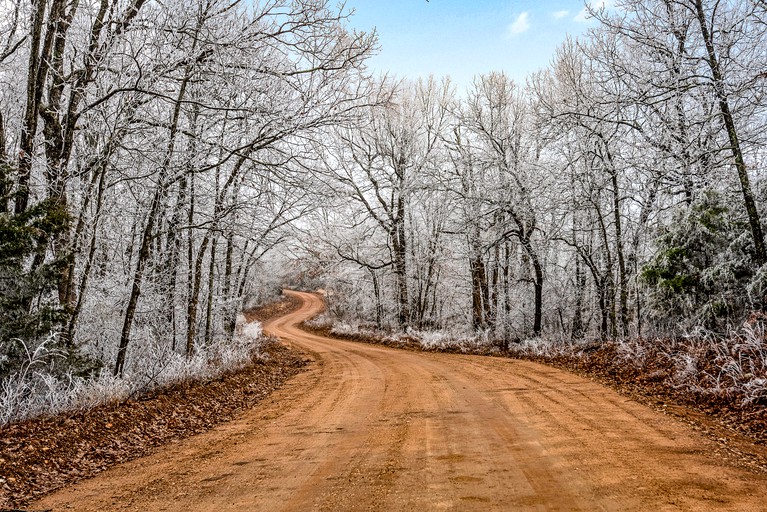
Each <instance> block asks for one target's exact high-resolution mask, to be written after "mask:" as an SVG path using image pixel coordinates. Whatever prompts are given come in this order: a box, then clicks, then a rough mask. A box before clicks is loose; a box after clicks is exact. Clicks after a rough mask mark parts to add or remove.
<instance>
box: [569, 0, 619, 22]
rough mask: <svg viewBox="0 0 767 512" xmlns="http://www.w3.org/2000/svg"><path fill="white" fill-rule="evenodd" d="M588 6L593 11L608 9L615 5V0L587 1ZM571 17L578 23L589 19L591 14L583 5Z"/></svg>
mask: <svg viewBox="0 0 767 512" xmlns="http://www.w3.org/2000/svg"><path fill="white" fill-rule="evenodd" d="M589 6H590V7H591V9H592V10H593V11H598V10H600V9H610V8H611V7H614V6H615V0H593V1H591V2H589ZM573 19H574V20H575V21H577V22H579V23H585V22H587V21H589V20H590V19H591V14H590V13H589V10H588V9H587V8H586V7H584V8H583V9H581V11H580V12H579V13H578V14H576V15H575V18H573Z"/></svg>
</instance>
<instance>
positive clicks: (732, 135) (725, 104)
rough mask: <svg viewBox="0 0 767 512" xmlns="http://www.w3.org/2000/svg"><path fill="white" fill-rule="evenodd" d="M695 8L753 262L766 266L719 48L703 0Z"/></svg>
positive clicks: (764, 251)
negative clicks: (715, 42)
mask: <svg viewBox="0 0 767 512" xmlns="http://www.w3.org/2000/svg"><path fill="white" fill-rule="evenodd" d="M695 9H696V12H697V16H698V24H699V25H700V32H701V35H702V37H703V42H704V43H705V45H706V52H707V53H708V65H709V68H710V69H711V76H712V81H713V84H714V92H715V94H716V98H717V100H718V102H719V111H720V113H721V114H722V122H723V123H724V127H725V129H726V130H727V137H728V139H729V141H730V151H731V153H732V158H733V160H734V162H735V169H736V171H737V173H738V179H739V180H740V190H741V193H742V194H743V203H744V204H745V207H746V213H747V215H748V223H749V226H750V227H751V236H752V238H753V239H754V261H755V262H756V264H757V265H759V266H762V265H764V264H765V263H767V249H766V248H765V245H764V234H763V232H762V223H761V220H760V217H759V211H758V210H757V208H756V201H755V200H754V193H753V191H752V190H751V183H750V179H749V177H748V169H747V168H746V162H745V160H744V158H743V151H742V150H741V147H740V139H739V137H738V132H737V129H736V127H735V120H734V119H733V116H732V112H731V110H730V104H729V101H728V99H727V91H726V89H725V79H724V76H723V74H722V69H721V67H720V65H719V59H718V57H717V54H716V49H715V48H714V41H713V35H712V34H711V32H710V31H709V29H708V20H707V18H706V14H705V12H704V11H703V2H702V0H695Z"/></svg>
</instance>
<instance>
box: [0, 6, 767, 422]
mask: <svg viewBox="0 0 767 512" xmlns="http://www.w3.org/2000/svg"><path fill="white" fill-rule="evenodd" d="M616 4H617V8H616V9H611V10H609V11H608V10H605V9H593V8H592V9H591V16H592V17H593V18H594V19H595V20H596V23H595V24H594V28H593V29H591V30H590V31H589V32H588V34H587V35H586V36H584V37H581V38H578V39H568V40H566V41H565V42H564V43H563V44H562V45H561V46H560V47H559V48H558V50H557V51H556V54H555V55H554V57H553V58H552V60H551V62H549V63H541V66H542V69H541V70H540V71H538V72H536V73H533V74H531V75H530V76H528V77H527V79H526V81H525V82H524V83H518V82H515V81H514V80H512V79H510V78H509V76H508V75H507V74H505V73H503V72H500V71H499V72H493V73H488V74H483V75H479V76H476V77H475V79H474V82H473V85H472V86H471V87H470V88H469V89H468V90H466V91H461V90H458V89H457V87H455V86H454V85H453V84H452V83H451V81H450V78H449V77H429V78H428V79H422V80H419V81H415V82H413V81H409V80H404V79H399V78H398V77H396V76H388V75H385V76H377V75H375V74H373V73H372V72H370V71H369V70H368V68H367V67H366V61H367V59H368V58H369V57H370V56H371V55H373V54H375V52H376V51H378V42H377V38H376V34H375V33H360V32H355V31H353V30H351V29H350V28H349V27H348V19H349V16H353V13H352V12H351V11H349V10H347V9H346V8H345V6H344V5H343V4H340V5H337V4H336V3H335V2H332V1H329V0H258V1H254V2H240V1H239V0H169V1H167V2H163V3H160V2H153V1H147V0H90V1H84V0H70V1H66V0H32V1H31V2H26V1H21V0H4V1H3V2H2V4H0V6H1V7H0V10H1V12H2V16H0V344H1V345H0V382H1V384H2V385H1V387H0V424H5V423H8V422H12V421H17V420H19V419H23V418H27V417H31V416H35V415H39V414H42V413H49V412H56V411H60V410H65V409H68V408H72V407H83V406H87V405H88V404H96V403H101V402H103V401H106V400H110V399H113V398H115V397H120V396H129V395H132V394H134V393H137V392H141V390H144V389H150V388H153V387H156V386H162V385H164V384H167V383H170V382H174V381H176V380H179V379H186V378H196V377H200V376H207V375H211V374H214V373H216V372H220V371H223V370H225V369H228V368H232V367H237V366H238V365H242V364H244V362H245V361H247V360H249V359H250V358H251V357H252V356H253V354H254V353H256V352H257V351H258V346H259V340H260V339H261V333H260V329H259V327H258V326H257V325H255V324H246V323H244V321H243V319H242V317H241V315H240V312H241V311H242V310H243V308H247V307H249V306H252V305H255V304H259V303H262V302H263V301H266V300H269V299H270V298H272V297H274V296H276V295H279V290H280V289H281V288H282V287H283V286H293V287H301V288H306V289H317V288H320V289H322V290H323V291H324V293H325V298H326V302H327V307H328V310H327V312H326V313H325V316H324V318H322V319H320V322H325V323H327V324H329V325H333V326H334V327H333V329H335V330H337V331H339V332H360V331H364V332H371V333H379V334H381V333H384V334H386V335H390V334H397V333H399V334H408V335H410V336H414V337H416V338H419V339H420V340H421V342H422V343H423V344H450V343H452V342H455V341H456V340H467V339H470V340H472V343H475V344H483V343H484V344H490V345H493V346H504V347H507V348H508V347H515V346H516V347H527V348H528V349H530V350H538V351H541V350H544V351H545V350H565V349H569V350H572V347H578V346H581V345H584V344H593V343H606V342H608V341H609V342H617V343H621V344H623V345H621V346H623V347H628V348H626V349H625V350H624V351H623V352H621V353H622V354H623V357H627V358H631V357H633V358H639V357H641V355H642V353H644V352H643V351H646V349H647V347H653V346H655V347H658V346H663V347H668V346H669V344H672V345H673V351H674V354H675V357H676V358H675V359H674V358H672V359H671V363H670V364H672V365H673V364H677V365H679V371H678V372H677V373H678V374H679V375H682V374H685V372H687V373H701V372H702V367H703V363H704V360H703V359H704V355H706V354H707V355H706V357H708V358H709V359H711V360H713V361H714V362H715V363H716V364H717V365H718V370H717V372H714V373H711V372H709V373H707V375H708V377H711V379H714V380H716V385H717V386H720V388H722V389H725V390H726V389H729V387H732V386H734V385H738V386H741V387H743V388H744V389H747V390H748V392H747V393H745V394H744V400H748V401H752V402H753V401H758V400H765V399H767V391H765V389H766V386H767V348H765V344H764V321H765V313H764V311H765V308H766V307H767V246H765V235H764V228H763V226H762V217H763V215H764V212H765V205H767V181H766V180H765V175H764V172H763V170H764V167H765V164H766V163H767V162H766V161H765V159H766V158H767V131H766V130H765V123H766V122H767V96H766V94H767V72H765V70H767V5H766V4H765V3H764V2H761V1H759V0H649V1H644V0H643V1H639V0H619V1H617V2H616ZM669 350H671V349H669ZM627 354H628V355H627ZM629 362H630V361H629ZM626 364H629V363H626ZM706 364H708V362H706ZM699 367H700V368H699ZM706 369H707V370H709V369H710V368H708V366H707V367H706ZM685 375H686V374H685ZM680 378H681V377H680ZM728 386H729V387H728Z"/></svg>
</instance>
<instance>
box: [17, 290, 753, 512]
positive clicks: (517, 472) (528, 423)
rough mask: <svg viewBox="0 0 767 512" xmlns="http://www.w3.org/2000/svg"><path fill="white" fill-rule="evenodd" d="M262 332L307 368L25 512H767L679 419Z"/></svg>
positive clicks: (598, 396)
mask: <svg viewBox="0 0 767 512" xmlns="http://www.w3.org/2000/svg"><path fill="white" fill-rule="evenodd" d="M296 294H297V295H298V296H299V297H300V298H301V299H302V300H303V301H304V303H303V305H302V307H301V308H300V309H299V310H298V311H296V312H294V313H291V314H288V315H287V316H284V317H281V318H278V319H275V320H273V321H271V322H269V323H267V325H266V330H267V331H269V332H271V333H273V334H275V335H278V336H280V337H282V339H283V340H284V341H285V342H286V343H288V344H289V345H291V346H294V347H296V348H298V349H301V350H303V351H305V352H306V353H307V354H308V356H307V357H309V358H311V359H312V360H313V361H314V362H313V364H312V365H311V368H310V370H309V371H306V372H304V373H301V374H300V375H298V376H297V377H295V378H294V379H292V380H291V381H290V382H289V383H288V384H286V385H285V386H284V387H283V388H282V389H281V390H279V391H278V392H276V393H274V394H273V395H271V397H270V398H269V399H267V400H265V401H264V402H262V403H261V404H260V406H258V407H257V408H256V409H254V410H252V411H250V412H248V413H246V414H244V415H243V416H241V417H240V418H238V419H236V420H234V421H231V422H229V423H226V424H224V425H222V426H220V427H218V428H216V429H214V430H212V431H210V432H208V433H206V434H201V435H199V436H196V437H193V438H190V439H187V440H185V441H181V442H178V443H175V444H171V445H168V446H166V447H163V448H161V449H158V450H157V451H156V452H155V453H154V454H152V455H150V456H147V457H143V458H140V459H137V460H134V461H132V462H129V463H126V464H123V465H120V466H117V467H115V468H113V469H110V470H108V471H106V472H104V473H102V474H100V475H99V476H97V477H95V478H93V479H91V480H87V481H84V482H81V483H80V484H78V485H75V486H73V487H70V488H67V489H64V490H61V491H59V492H57V493H55V494H52V495H49V496H47V497H46V498H44V499H43V500H41V501H38V502H36V503H34V504H33V505H32V506H30V510H49V509H50V510H54V511H60V510H68V509H71V510H78V511H84V512H86V511H127V510H136V511H147V510H151V511H162V510H165V511H187V512H188V511H227V510H231V511H235V510H236V511H274V510H381V511H389V510H423V511H425V510H482V511H485V510H514V511H527V510H536V511H539V510H583V511H592V510H616V511H628V510H653V511H662V510H694V511H703V510H737V511H749V510H752V511H763V510H765V509H767V485H765V484H767V476H765V475H763V474H758V473H752V472H749V471H748V470H746V469H742V468H739V467H735V466H732V465H729V463H728V462H726V461H725V460H724V459H723V458H722V457H720V456H719V454H718V450H719V447H718V446H717V444H716V443H715V442H714V441H712V440H710V439H709V438H707V437H704V436H702V435H700V434H698V433H696V432H695V431H694V430H693V429H692V428H691V427H689V426H688V425H686V424H684V423H681V422H679V421H678V420H676V419H674V418H672V417H670V416H666V415H663V414H661V413H658V412H655V411H653V410H651V409H648V408H646V407H644V406H642V405H639V404H638V403H636V402H634V401H632V400H629V399H627V398H625V397H622V396H620V395H618V394H617V393H615V392H614V391H612V390H609V389H607V388H605V387H603V386H601V385H598V384H596V383H593V382H591V381H589V380H585V379H583V378H581V377H578V376H575V375H572V374H569V373H566V372H563V371H560V370H556V369H553V368H550V367H547V366H542V365H538V364H535V363H530V362H524V361H516V360H509V359H501V358H497V359H496V358H489V357H481V356H458V355H451V354H436V353H421V352H410V351H399V350H393V349H389V348H386V347H380V346H375V345H366V344H356V343H351V342H343V341H336V340H331V339H328V338H322V337H319V336H314V335H309V334H306V333H304V332H303V331H301V330H299V329H298V328H297V327H296V324H297V323H299V322H300V321H301V320H303V319H305V318H308V317H310V316H312V315H313V314H314V313H315V312H316V311H318V310H319V309H320V308H321V307H322V304H321V301H320V299H319V298H317V297H316V296H314V295H311V294H303V293H302V294H298V293H297V292H296Z"/></svg>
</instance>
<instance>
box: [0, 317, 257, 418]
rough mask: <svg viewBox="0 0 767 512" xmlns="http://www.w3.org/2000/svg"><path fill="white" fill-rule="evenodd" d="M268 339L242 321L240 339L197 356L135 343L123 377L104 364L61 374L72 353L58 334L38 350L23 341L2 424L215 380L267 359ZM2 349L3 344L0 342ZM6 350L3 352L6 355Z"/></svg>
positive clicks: (219, 342)
mask: <svg viewBox="0 0 767 512" xmlns="http://www.w3.org/2000/svg"><path fill="white" fill-rule="evenodd" d="M266 340H267V339H266V338H265V337H264V336H263V333H262V331H261V325H260V324H259V323H257V322H252V323H246V322H245V319H244V317H242V316H240V317H238V320H237V324H236V328H235V333H234V336H232V337H231V338H230V337H220V338H218V339H215V340H214V341H213V342H212V343H210V344H209V345H207V346H202V347H200V348H199V349H198V350H196V351H195V352H194V354H193V355H192V356H191V357H187V356H186V355H183V354H179V353H178V352H177V351H175V350H173V348H172V347H170V346H169V345H168V343H167V342H164V341H163V340H160V339H158V338H156V337H151V338H147V339H145V340H143V343H140V342H137V343H134V345H135V347H136V348H135V350H137V351H140V352H141V353H140V354H136V357H135V358H134V359H135V360H137V361H140V362H141V364H135V365H131V366H129V367H128V368H127V369H126V372H125V373H124V375H123V376H122V377H119V376H115V375H113V374H112V370H111V368H110V367H107V366H104V365H102V366H101V367H100V368H99V369H97V370H93V371H91V372H90V374H87V375H78V374H76V373H75V372H74V371H72V370H68V371H66V372H61V371H58V370H57V368H58V367H60V366H61V365H59V364H57V363H59V362H60V361H61V360H62V358H65V357H67V355H66V354H65V353H64V352H63V351H61V350H59V349H57V348H55V347H57V346H58V345H57V343H56V341H57V339H56V335H51V336H49V337H47V338H46V339H44V340H42V341H41V342H39V343H37V344H36V345H34V346H32V345H30V344H27V343H25V342H23V341H22V340H12V342H13V343H16V344H21V345H22V346H23V348H24V354H25V357H24V358H23V360H22V361H21V363H20V364H19V365H18V368H17V369H16V370H15V371H14V372H12V373H11V374H10V375H8V376H7V377H5V378H3V379H2V380H1V381H0V426H2V425H7V424H9V423H15V422H19V421H23V420H25V419H29V418H34V417H38V416H44V415H53V414H57V413H61V412H64V411H71V410H81V409H87V408H91V407H95V406H97V405H100V404H104V403H108V402H111V401H119V400H124V399H127V398H131V397H135V396H138V395H141V394H143V393H146V392H149V391H152V390H154V389H158V388H161V387H166V386H170V385H173V384H177V383H181V382H186V381H191V380H203V381H204V380H209V379H214V378H217V377H219V376H221V375H222V374H224V373H226V372H230V371H235V370H238V369H240V368H242V367H244V366H245V365H247V364H248V363H249V362H251V361H253V360H254V358H255V359H259V358H264V357H266V356H265V355H263V354H262V348H263V346H264V343H265V341H266ZM0 345H1V343H0ZM2 348H3V347H2V346H0V353H3V350H2Z"/></svg>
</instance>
